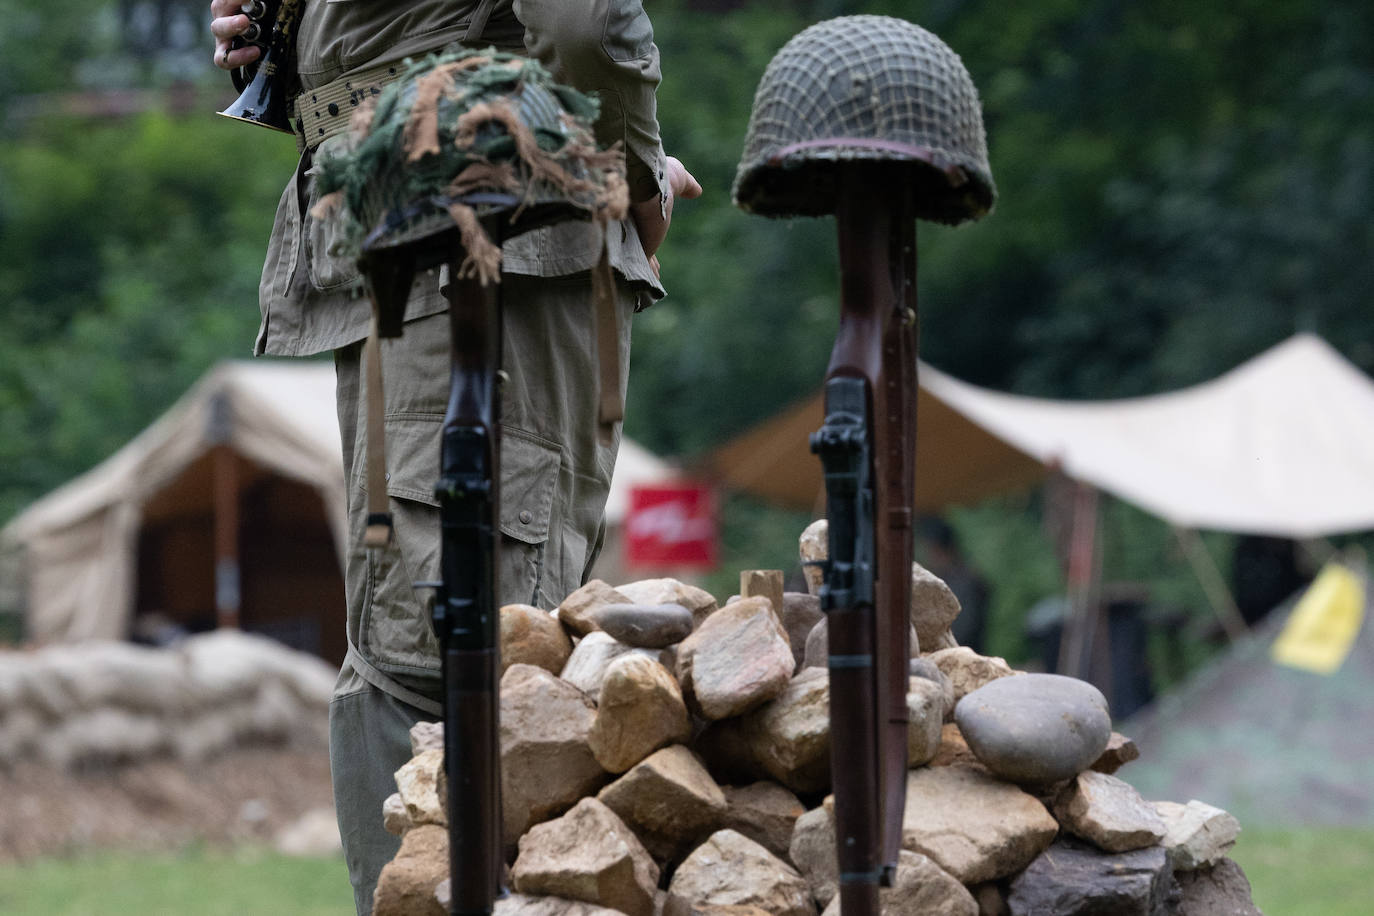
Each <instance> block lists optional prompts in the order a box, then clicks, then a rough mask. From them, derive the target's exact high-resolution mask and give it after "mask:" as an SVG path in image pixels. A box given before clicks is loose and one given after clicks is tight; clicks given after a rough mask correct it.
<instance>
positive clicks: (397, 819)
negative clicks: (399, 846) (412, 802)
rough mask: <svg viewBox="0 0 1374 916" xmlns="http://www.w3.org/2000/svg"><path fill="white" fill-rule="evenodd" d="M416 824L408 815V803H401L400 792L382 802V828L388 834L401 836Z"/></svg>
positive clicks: (393, 793)
mask: <svg viewBox="0 0 1374 916" xmlns="http://www.w3.org/2000/svg"><path fill="white" fill-rule="evenodd" d="M414 826H415V824H414V823H412V822H411V820H410V815H409V814H407V813H406V803H405V802H403V801H401V793H400V792H392V793H391V794H390V795H388V796H387V797H386V801H384V802H382V827H383V828H385V830H386V832H387V833H392V834H395V835H396V836H401V835H402V834H404V833H405V832H406V831H407V830H409V829H410V828H411V827H414Z"/></svg>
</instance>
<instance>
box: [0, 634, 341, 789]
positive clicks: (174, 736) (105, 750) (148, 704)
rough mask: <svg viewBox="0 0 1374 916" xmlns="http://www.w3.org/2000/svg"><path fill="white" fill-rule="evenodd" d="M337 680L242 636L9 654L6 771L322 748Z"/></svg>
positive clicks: (4, 686)
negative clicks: (291, 746) (256, 746)
mask: <svg viewBox="0 0 1374 916" xmlns="http://www.w3.org/2000/svg"><path fill="white" fill-rule="evenodd" d="M335 677H336V672H335V670H334V669H333V668H331V667H330V666H329V665H327V664H326V663H325V662H324V661H322V660H321V659H319V658H317V657H315V656H313V655H308V654H306V653H302V652H296V651H294V650H292V649H289V648H287V647H286V646H284V645H282V644H281V643H278V642H276V641H275V640H271V639H268V638H266V637H263V636H255V635H252V634H248V633H242V632H240V631H238V630H218V631H215V632H211V633H204V634H200V635H196V636H191V637H188V638H187V639H185V640H182V641H181V642H180V643H178V644H176V645H175V646H173V647H170V648H165V649H153V648H146V647H143V646H137V645H134V644H132V643H124V642H90V643H79V644H74V645H59V646H51V647H47V648H44V649H40V650H37V651H27V652H13V651H11V652H0V765H9V764H13V763H17V762H19V761H25V760H35V761H39V762H42V763H44V764H46V765H49V766H52V767H55V768H61V769H67V768H72V767H78V766H83V765H91V764H106V763H132V762H137V761H140V760H144V759H154V758H163V759H165V758H168V757H172V758H175V759H178V760H182V761H185V762H188V763H194V762H197V761H202V760H205V759H207V758H209V757H212V756H213V755H216V754H218V753H220V752H222V751H224V750H226V749H229V748H232V747H241V746H243V745H245V744H253V743H264V744H280V743H283V742H288V741H289V742H296V743H305V742H308V743H309V744H311V745H312V746H319V747H323V746H325V744H326V742H327V728H328V715H329V697H330V694H331V693H332V691H333V686H334V680H335Z"/></svg>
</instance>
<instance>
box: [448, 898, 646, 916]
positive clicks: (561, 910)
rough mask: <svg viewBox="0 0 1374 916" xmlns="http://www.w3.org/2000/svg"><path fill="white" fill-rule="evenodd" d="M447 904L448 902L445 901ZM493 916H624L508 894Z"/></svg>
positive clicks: (561, 901) (565, 901) (576, 902)
mask: <svg viewBox="0 0 1374 916" xmlns="http://www.w3.org/2000/svg"><path fill="white" fill-rule="evenodd" d="M445 904H447V900H446V899H445ZM492 916H623V914H621V912H620V911H619V910H613V909H610V908H609V907H604V906H597V905H596V904H595V903H584V902H583V901H581V900H568V899H566V898H564V897H532V896H530V895H528V894H507V895H506V896H504V897H502V898H500V899H499V900H497V901H496V905H495V906H494V907H493V908H492Z"/></svg>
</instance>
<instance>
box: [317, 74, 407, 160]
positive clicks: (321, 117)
mask: <svg viewBox="0 0 1374 916" xmlns="http://www.w3.org/2000/svg"><path fill="white" fill-rule="evenodd" d="M405 66H406V65H405V63H404V62H403V61H399V60H398V61H395V62H394V63H390V64H379V65H378V66H375V67H364V68H363V69H361V70H355V71H353V72H352V73H349V74H347V75H345V76H341V77H339V78H338V79H336V80H334V81H333V82H329V83H325V84H324V85H323V86H319V87H317V88H315V89H309V90H306V91H304V92H302V93H301V94H300V95H298V96H296V98H295V100H294V101H293V102H292V109H293V110H292V112H291V124H292V125H293V127H294V128H295V129H294V131H293V132H294V133H295V135H296V147H297V149H299V150H300V151H301V152H305V151H306V150H309V151H310V152H312V153H313V152H314V151H315V150H317V149H319V147H320V144H321V143H323V142H324V141H326V140H328V139H330V138H331V137H337V136H338V135H339V134H341V133H343V132H345V131H346V130H348V125H349V123H350V122H351V121H352V119H353V112H355V111H357V109H358V106H360V105H362V103H363V102H364V101H366V100H367V99H370V98H373V97H374V96H378V95H381V94H382V87H383V86H385V85H386V84H387V83H390V82H392V81H393V80H395V79H398V78H399V77H400V75H401V73H402V72H403V71H404V70H405Z"/></svg>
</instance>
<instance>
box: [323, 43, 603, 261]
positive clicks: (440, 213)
mask: <svg viewBox="0 0 1374 916" xmlns="http://www.w3.org/2000/svg"><path fill="white" fill-rule="evenodd" d="M596 114H597V102H596V100H595V99H593V98H590V97H588V96H585V95H583V94H582V93H580V92H577V91H576V90H574V89H570V88H568V87H566V86H562V85H559V84H557V83H555V82H554V81H553V79H552V78H551V77H550V76H549V74H548V71H546V70H545V69H544V68H543V67H542V66H540V64H539V63H538V62H537V61H534V60H530V59H528V58H525V57H521V56H519V55H515V54H506V53H500V52H497V51H494V50H487V51H472V50H467V51H462V52H458V53H450V54H444V55H431V56H430V57H428V58H425V59H424V60H421V61H419V62H416V63H412V64H411V65H410V66H409V68H408V69H407V70H406V72H405V73H404V74H403V75H402V76H401V78H400V79H399V80H397V81H396V82H394V83H391V84H390V85H388V86H387V87H386V88H385V89H384V90H383V91H382V93H381V95H380V96H378V97H377V100H376V104H375V106H370V107H368V108H365V109H363V110H361V111H360V112H359V113H358V114H357V115H355V118H354V122H353V124H352V143H351V144H350V145H349V146H348V147H347V148H346V149H345V150H344V151H342V152H341V153H339V154H337V155H334V156H327V157H323V158H322V159H321V161H320V162H319V164H318V179H317V180H318V182H319V189H320V191H321V194H322V197H321V202H320V204H319V205H317V207H316V211H315V213H316V216H318V217H331V216H332V218H335V219H340V220H342V221H343V230H344V231H343V232H342V237H343V238H344V241H343V242H342V243H341V244H340V245H337V246H336V250H335V251H334V252H332V253H333V254H335V255H343V256H349V255H352V256H357V257H359V258H360V260H361V261H363V262H364V264H365V263H366V261H367V260H368V259H369V258H372V257H377V256H385V255H386V254H387V252H388V251H392V250H395V249H398V248H401V247H402V246H409V247H412V248H414V247H417V243H423V242H425V241H426V240H431V241H432V239H433V237H434V236H436V235H438V234H440V233H445V232H449V231H452V230H455V229H456V230H457V231H458V232H459V233H460V234H461V236H462V241H463V244H464V246H465V247H466V249H467V252H468V260H467V261H465V262H464V270H465V271H466V270H474V271H476V272H477V273H478V274H479V275H481V276H482V277H483V279H484V280H495V279H497V277H498V275H499V270H500V248H499V246H498V245H496V244H495V243H494V242H493V240H491V239H490V238H488V237H487V234H486V232H485V230H484V229H483V228H482V226H481V218H482V217H487V216H491V215H493V214H497V213H508V214H509V222H508V223H507V224H506V226H505V230H504V232H503V234H504V235H506V236H510V235H514V234H517V233H519V232H524V231H527V230H529V229H533V228H536V227H537V226H541V225H546V224H548V223H552V222H558V221H561V220H565V219H595V220H599V221H603V222H604V221H607V220H610V219H618V218H620V217H621V216H623V215H624V213H625V210H626V206H627V201H628V196H627V191H626V186H625V167H624V155H623V153H622V152H621V151H620V150H618V149H616V150H598V149H597V148H596V143H595V140H594V139H593V136H592V131H591V125H592V122H593V121H594V120H595V118H596ZM419 247H423V246H419ZM430 247H431V248H434V247H435V246H433V245H431V246H430ZM438 257H439V255H438V254H436V257H435V258H434V259H438ZM432 260H433V259H432Z"/></svg>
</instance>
